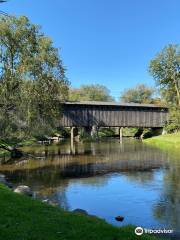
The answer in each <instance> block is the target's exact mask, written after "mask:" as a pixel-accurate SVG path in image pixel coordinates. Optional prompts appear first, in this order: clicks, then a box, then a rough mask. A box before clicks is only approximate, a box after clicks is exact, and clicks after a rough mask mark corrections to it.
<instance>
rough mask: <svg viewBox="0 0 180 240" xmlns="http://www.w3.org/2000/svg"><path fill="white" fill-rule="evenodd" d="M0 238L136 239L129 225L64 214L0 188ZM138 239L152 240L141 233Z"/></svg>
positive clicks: (68, 213) (54, 208)
mask: <svg viewBox="0 0 180 240" xmlns="http://www.w3.org/2000/svg"><path fill="white" fill-rule="evenodd" d="M0 206H1V208H0V215H1V218H0V228H1V231H0V239H3V240H9V239H13V240H19V239H26V240H35V239H44V240H56V239H58V240H63V239H66V240H79V239H86V240H90V239H96V240H101V239H104V240H109V239H122V240H125V239H126V240H131V239H134V240H137V239H139V237H138V236H136V235H135V233H134V229H135V227H133V226H126V227H121V228H119V227H114V226H112V225H110V224H108V223H106V222H105V221H104V220H101V219H99V218H96V217H90V216H84V215H82V214H77V213H76V214H75V213H72V212H67V211H64V210H62V209H60V208H59V207H53V206H50V205H48V204H45V203H42V202H40V201H37V200H33V199H31V198H29V197H26V196H22V195H20V194H15V193H13V192H12V191H11V190H9V189H7V188H6V187H4V186H2V185H0ZM140 239H142V240H155V239H156V238H155V237H151V236H148V235H146V234H143V235H142V236H141V238H140Z"/></svg>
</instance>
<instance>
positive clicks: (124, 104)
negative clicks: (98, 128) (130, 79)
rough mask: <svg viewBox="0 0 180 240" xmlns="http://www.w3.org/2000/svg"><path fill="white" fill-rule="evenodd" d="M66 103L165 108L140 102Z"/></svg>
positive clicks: (69, 103)
mask: <svg viewBox="0 0 180 240" xmlns="http://www.w3.org/2000/svg"><path fill="white" fill-rule="evenodd" d="M64 104H66V105H96V106H97V105H98V106H122V107H149V108H166V109H167V107H165V106H160V105H155V104H140V103H121V102H100V101H79V102H78V101H72V102H65V103H64Z"/></svg>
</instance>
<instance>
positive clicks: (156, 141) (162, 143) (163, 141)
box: [144, 133, 180, 148]
mask: <svg viewBox="0 0 180 240" xmlns="http://www.w3.org/2000/svg"><path fill="white" fill-rule="evenodd" d="M144 142H145V143H150V144H153V145H156V146H157V147H161V148H166V147H169V148H171V147H173V148H179V147H180V133H173V134H166V135H161V136H157V137H152V138H148V139H145V140H144Z"/></svg>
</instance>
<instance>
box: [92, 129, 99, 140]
mask: <svg viewBox="0 0 180 240" xmlns="http://www.w3.org/2000/svg"><path fill="white" fill-rule="evenodd" d="M98 130H99V128H98V126H95V125H93V126H92V128H91V137H92V138H94V139H97V140H98V139H99V134H98Z"/></svg>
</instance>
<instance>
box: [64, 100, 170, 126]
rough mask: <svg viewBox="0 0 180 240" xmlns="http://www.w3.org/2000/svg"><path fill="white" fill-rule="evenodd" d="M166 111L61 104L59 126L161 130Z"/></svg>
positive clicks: (121, 105) (132, 106)
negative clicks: (61, 114)
mask: <svg viewBox="0 0 180 240" xmlns="http://www.w3.org/2000/svg"><path fill="white" fill-rule="evenodd" d="M167 116H168V108H167V107H163V106H157V105H153V104H136V103H116V102H93V101H92V102H91V101H85V102H65V103H64V104H63V116H62V118H61V120H60V125H61V126H63V127H71V128H75V127H84V128H86V129H88V128H91V129H92V128H93V127H94V128H95V127H96V128H99V127H120V128H121V127H142V128H163V126H164V124H165V122H166V121H167Z"/></svg>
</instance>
